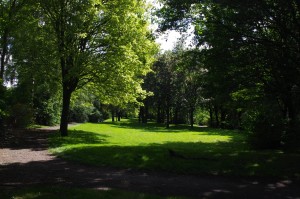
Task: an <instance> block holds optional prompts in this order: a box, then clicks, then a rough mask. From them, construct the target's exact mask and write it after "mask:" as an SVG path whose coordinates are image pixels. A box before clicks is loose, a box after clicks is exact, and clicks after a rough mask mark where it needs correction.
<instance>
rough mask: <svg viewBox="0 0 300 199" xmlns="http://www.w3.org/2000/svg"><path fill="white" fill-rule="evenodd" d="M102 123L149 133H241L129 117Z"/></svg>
mask: <svg viewBox="0 0 300 199" xmlns="http://www.w3.org/2000/svg"><path fill="white" fill-rule="evenodd" d="M104 124H109V125H110V126H111V127H114V128H116V127H117V128H123V129H138V130H141V131H144V132H151V133H181V132H183V131H185V132H201V133H208V134H210V135H233V134H238V133H241V132H240V131H238V130H236V131H234V130H226V129H215V128H209V127H203V126H194V127H193V128H191V127H190V126H188V125H185V124H178V125H174V124H172V125H170V127H169V128H166V127H165V125H164V124H157V123H155V122H148V123H146V124H144V123H139V122H137V120H136V119H129V120H128V121H126V122H105V123H104Z"/></svg>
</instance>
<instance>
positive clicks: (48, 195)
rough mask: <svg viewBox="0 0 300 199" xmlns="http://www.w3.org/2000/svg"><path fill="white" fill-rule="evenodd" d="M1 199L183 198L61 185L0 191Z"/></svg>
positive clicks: (179, 198) (180, 198)
mask: <svg viewBox="0 0 300 199" xmlns="http://www.w3.org/2000/svg"><path fill="white" fill-rule="evenodd" d="M0 196H1V199H12V198H13V199H63V198H67V199H81V198H88V199H184V198H182V197H159V196H154V195H148V194H143V193H133V192H125V191H118V190H105V191H100V190H99V191H98V190H91V189H75V188H61V187H31V188H23V189H21V190H18V191H15V190H11V191H1V190H0Z"/></svg>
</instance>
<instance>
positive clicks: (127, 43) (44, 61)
mask: <svg viewBox="0 0 300 199" xmlns="http://www.w3.org/2000/svg"><path fill="white" fill-rule="evenodd" d="M146 8H147V5H146V3H145V1H143V0H134V1H132V0H122V1H102V0H87V1H80V0H76V1H69V0H51V1H44V0H39V1H31V0H4V1H1V3H0V13H1V16H0V17H1V18H0V23H1V26H0V44H1V73H0V74H1V76H0V79H2V80H4V82H5V83H6V87H7V88H4V90H7V91H3V92H9V93H12V94H11V97H12V98H13V99H8V101H6V102H5V103H6V104H7V105H8V104H11V110H9V109H8V110H5V111H6V112H7V113H8V114H7V115H8V119H7V120H10V121H14V122H13V123H16V122H17V121H25V119H26V120H28V122H31V121H32V122H36V123H39V124H46V125H51V124H55V123H59V122H60V125H61V126H60V131H61V134H62V135H63V136H65V135H67V123H68V121H69V119H70V117H69V114H70V108H72V110H71V111H72V114H73V113H74V112H76V111H79V112H81V111H82V110H81V109H80V108H81V107H80V106H75V107H71V105H72V103H71V102H72V99H71V98H72V95H73V94H74V92H75V91H76V90H78V89H82V88H85V90H88V92H90V93H93V96H97V100H100V101H101V102H103V103H106V104H109V103H114V104H115V105H116V106H119V105H124V104H126V103H134V102H136V103H137V100H136V99H137V98H144V96H145V95H146V92H145V91H144V90H142V88H141V86H140V84H141V83H142V78H141V77H142V76H144V75H145V74H146V73H147V72H148V71H149V70H150V65H151V63H152V62H153V56H154V55H155V54H156V52H157V46H156V44H155V43H154V41H153V38H152V36H151V33H150V31H149V28H148V16H147V14H146ZM11 85H12V87H11ZM8 87H10V88H8ZM1 92H2V91H1ZM85 92H86V91H85ZM3 96H4V95H2V96H1V100H4V99H2V98H3ZM61 99H62V100H61ZM73 101H74V100H73ZM15 106H16V107H15ZM94 108H95V110H91V112H90V113H88V114H84V115H85V116H84V117H86V115H90V117H91V119H92V120H94V121H96V120H98V119H96V118H97V117H100V114H101V113H99V112H98V111H99V110H96V107H94ZM23 109H24V110H28V111H27V113H26V114H27V115H24V114H20V113H16V112H15V111H16V110H18V111H21V110H23ZM83 110H84V111H86V109H83ZM10 111H11V113H10ZM2 112H4V110H2V107H1V118H2V115H4V114H3V113H2ZM21 112H22V111H21ZM22 115H24V116H22ZM75 115H77V116H78V114H75ZM16 116H18V117H20V118H16ZM73 116H74V114H73ZM95 117H96V118H95ZM101 117H102V116H101ZM105 117H106V116H105ZM9 118H11V119H9ZM59 118H60V119H59ZM77 119H78V118H77ZM86 119H87V118H81V119H80V120H81V121H86ZM102 119H103V118H102ZM1 120H2V119H1ZM99 120H100V119H99ZM8 123H10V124H11V122H8ZM26 123H27V122H26ZM24 125H25V124H24ZM21 126H23V124H22V125H21Z"/></svg>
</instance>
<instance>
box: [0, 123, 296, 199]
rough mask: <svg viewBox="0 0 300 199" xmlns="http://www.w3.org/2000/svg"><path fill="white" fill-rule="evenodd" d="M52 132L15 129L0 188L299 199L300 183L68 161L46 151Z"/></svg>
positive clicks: (1, 160)
mask: <svg viewBox="0 0 300 199" xmlns="http://www.w3.org/2000/svg"><path fill="white" fill-rule="evenodd" d="M54 130H55V128H53V129H43V130H38V131H19V132H17V133H14V137H13V139H12V140H14V141H13V142H11V143H9V144H6V146H3V147H2V148H0V190H6V189H15V188H20V187H28V186H36V185H38V186H41V185H42V186H53V185H54V186H64V187H76V188H93V189H99V190H109V189H121V190H128V191H134V192H145V193H152V194H156V195H161V196H186V197H190V198H287V199H296V198H299V199H300V183H299V182H293V181H292V180H282V179H269V178H268V179H261V178H230V177H222V176H192V175H177V174H170V173H160V172H143V171H136V170H131V169H114V168H104V167H94V166H88V165H83V164H78V163H74V162H68V161H65V160H63V159H60V158H57V157H55V156H53V155H51V154H50V153H49V152H48V151H47V147H48V145H47V137H48V135H49V134H50V133H53V132H54ZM299 169H300V168H299ZM0 198H1V197H0Z"/></svg>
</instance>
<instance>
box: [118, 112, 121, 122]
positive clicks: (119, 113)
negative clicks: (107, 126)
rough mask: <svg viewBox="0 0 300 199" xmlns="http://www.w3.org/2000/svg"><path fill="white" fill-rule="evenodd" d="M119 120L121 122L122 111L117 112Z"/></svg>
mask: <svg viewBox="0 0 300 199" xmlns="http://www.w3.org/2000/svg"><path fill="white" fill-rule="evenodd" d="M117 118H118V122H121V111H120V110H117Z"/></svg>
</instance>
